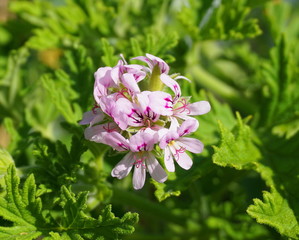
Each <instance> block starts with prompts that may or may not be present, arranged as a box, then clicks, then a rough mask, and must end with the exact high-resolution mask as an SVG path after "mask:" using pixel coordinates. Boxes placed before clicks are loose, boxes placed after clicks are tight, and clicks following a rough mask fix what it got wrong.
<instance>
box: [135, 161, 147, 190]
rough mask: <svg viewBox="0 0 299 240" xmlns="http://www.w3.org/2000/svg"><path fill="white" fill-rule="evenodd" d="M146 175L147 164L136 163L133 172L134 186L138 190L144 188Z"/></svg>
mask: <svg viewBox="0 0 299 240" xmlns="http://www.w3.org/2000/svg"><path fill="white" fill-rule="evenodd" d="M145 177H146V171H145V166H142V165H141V164H139V165H136V166H135V168H134V173H133V187H134V189H136V190H138V189H141V188H143V186H144V182H145Z"/></svg>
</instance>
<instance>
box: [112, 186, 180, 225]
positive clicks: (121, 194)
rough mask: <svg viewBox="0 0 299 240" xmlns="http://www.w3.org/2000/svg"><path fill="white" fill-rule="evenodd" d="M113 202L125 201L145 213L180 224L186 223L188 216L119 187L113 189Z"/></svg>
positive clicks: (120, 202) (122, 202)
mask: <svg viewBox="0 0 299 240" xmlns="http://www.w3.org/2000/svg"><path fill="white" fill-rule="evenodd" d="M112 202H113V203H118V204H122V205H123V204H124V203H125V204H127V205H130V206H133V207H134V208H137V209H138V210H140V212H143V214H146V215H148V216H150V217H154V218H156V219H157V218H158V219H161V220H166V221H168V222H172V223H176V224H179V225H184V224H185V223H186V218H185V217H184V216H180V215H178V214H175V213H174V212H173V211H172V210H171V209H168V208H166V207H165V206H163V205H161V204H158V203H154V202H151V201H149V200H148V199H145V198H143V197H141V196H139V195H137V194H135V193H133V192H128V191H124V190H121V189H119V188H114V189H113V197H112Z"/></svg>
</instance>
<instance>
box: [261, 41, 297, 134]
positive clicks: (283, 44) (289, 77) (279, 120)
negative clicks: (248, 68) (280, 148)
mask: <svg viewBox="0 0 299 240" xmlns="http://www.w3.org/2000/svg"><path fill="white" fill-rule="evenodd" d="M270 55H271V59H270V60H269V61H268V62H266V63H265V64H264V65H263V67H262V72H261V74H262V77H263V79H264V81H265V83H264V88H263V101H262V102H261V109H260V113H261V117H260V124H261V125H263V126H264V127H268V128H272V127H274V126H275V125H281V126H284V128H280V130H284V129H286V130H287V131H286V132H281V133H280V134H281V135H284V134H288V132H290V129H289V128H286V126H285V125H286V124H287V125H292V124H293V125H294V123H296V121H298V119H299V108H298V107H297V106H296V105H294V104H293V103H294V102H296V101H298V100H299V95H298V89H299V85H298V81H297V69H296V65H295V64H296V62H295V56H294V54H293V52H291V49H290V47H289V45H288V42H287V39H285V37H284V36H283V35H282V36H280V38H279V39H278V40H277V42H276V46H275V47H274V48H272V49H271V51H270ZM293 128H294V127H293ZM295 128H296V127H295ZM297 129H298V128H297ZM276 131H277V129H276ZM294 133H296V131H294V132H293V133H292V134H291V136H292V135H293V134H294Z"/></svg>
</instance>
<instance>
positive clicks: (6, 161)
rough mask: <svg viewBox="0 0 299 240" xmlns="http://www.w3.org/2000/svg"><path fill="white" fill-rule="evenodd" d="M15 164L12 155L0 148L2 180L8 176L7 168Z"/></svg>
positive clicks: (0, 173)
mask: <svg viewBox="0 0 299 240" xmlns="http://www.w3.org/2000/svg"><path fill="white" fill-rule="evenodd" d="M12 163H13V159H12V157H11V156H10V154H9V153H8V152H7V151H6V150H5V149H3V148H0V178H1V177H2V176H3V175H5V174H6V172H7V168H8V167H9V165H11V164H12Z"/></svg>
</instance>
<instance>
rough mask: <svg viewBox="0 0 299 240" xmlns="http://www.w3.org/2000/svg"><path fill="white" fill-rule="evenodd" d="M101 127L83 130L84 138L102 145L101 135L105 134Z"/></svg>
mask: <svg viewBox="0 0 299 240" xmlns="http://www.w3.org/2000/svg"><path fill="white" fill-rule="evenodd" d="M105 132H106V131H105V129H103V126H102V125H97V126H93V127H88V128H86V129H85V130H84V137H85V138H86V139H88V140H90V141H94V142H97V143H103V140H104V139H103V133H105Z"/></svg>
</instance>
